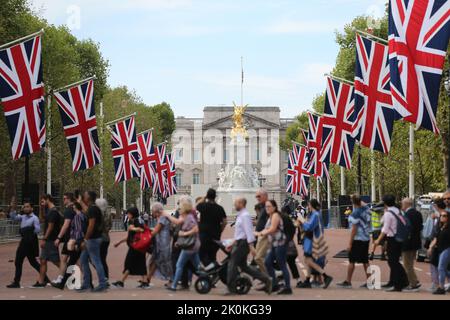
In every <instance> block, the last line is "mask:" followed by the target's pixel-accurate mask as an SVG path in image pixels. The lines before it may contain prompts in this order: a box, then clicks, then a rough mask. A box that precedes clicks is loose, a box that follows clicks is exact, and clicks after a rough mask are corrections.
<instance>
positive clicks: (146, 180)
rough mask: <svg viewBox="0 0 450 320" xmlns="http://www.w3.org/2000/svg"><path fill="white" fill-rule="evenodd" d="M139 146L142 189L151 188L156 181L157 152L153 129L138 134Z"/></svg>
mask: <svg viewBox="0 0 450 320" xmlns="http://www.w3.org/2000/svg"><path fill="white" fill-rule="evenodd" d="M137 141H138V146H139V168H140V176H141V189H142V190H145V189H150V188H152V187H153V182H154V181H155V167H154V164H155V162H156V153H155V147H154V146H153V133H152V131H149V132H144V133H142V134H139V135H138V136H137Z"/></svg>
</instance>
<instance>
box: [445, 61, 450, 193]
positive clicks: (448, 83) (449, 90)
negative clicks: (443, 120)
mask: <svg viewBox="0 0 450 320" xmlns="http://www.w3.org/2000/svg"><path fill="white" fill-rule="evenodd" d="M444 86H445V91H447V95H448V97H449V98H450V69H449V70H448V71H447V78H446V79H445V82H444ZM447 115H448V116H447V117H448V119H447V120H448V131H447V151H449V150H450V107H449V108H448V109H447ZM447 189H450V155H448V156H447Z"/></svg>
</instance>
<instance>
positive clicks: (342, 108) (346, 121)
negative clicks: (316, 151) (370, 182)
mask: <svg viewBox="0 0 450 320" xmlns="http://www.w3.org/2000/svg"><path fill="white" fill-rule="evenodd" d="M354 111H355V99H354V89H353V86H351V85H348V84H346V83H343V82H340V81H337V80H335V79H332V78H330V77H328V78H327V92H326V97H325V110H324V114H323V116H322V117H321V119H322V127H323V129H322V147H321V151H320V161H322V162H325V163H330V162H331V163H335V164H338V165H340V166H342V167H345V168H347V169H350V168H351V167H352V155H353V148H354V147H355V138H353V137H352V128H353V123H354V115H355V112H354Z"/></svg>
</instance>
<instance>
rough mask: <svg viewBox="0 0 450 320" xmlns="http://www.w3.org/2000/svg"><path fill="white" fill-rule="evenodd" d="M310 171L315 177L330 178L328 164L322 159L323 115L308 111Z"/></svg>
mask: <svg viewBox="0 0 450 320" xmlns="http://www.w3.org/2000/svg"><path fill="white" fill-rule="evenodd" d="M307 114H308V127H309V130H308V145H307V146H308V172H309V173H310V174H311V175H314V177H316V178H319V179H322V178H325V177H326V178H328V179H330V174H329V172H328V165H327V164H326V163H323V162H322V161H320V152H321V147H322V130H323V127H322V120H321V117H319V116H317V115H315V114H313V113H311V112H308V113H307Z"/></svg>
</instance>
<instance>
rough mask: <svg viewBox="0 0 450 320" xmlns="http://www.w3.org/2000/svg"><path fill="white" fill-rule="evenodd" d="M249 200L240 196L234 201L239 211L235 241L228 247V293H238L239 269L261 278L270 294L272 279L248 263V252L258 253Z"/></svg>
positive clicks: (235, 228) (235, 227)
mask: <svg viewBox="0 0 450 320" xmlns="http://www.w3.org/2000/svg"><path fill="white" fill-rule="evenodd" d="M246 206H247V200H246V199H245V198H243V197H238V198H236V199H235V201H234V207H235V209H236V212H237V217H236V224H235V226H234V241H233V243H232V244H230V245H229V246H228V247H227V250H228V251H229V252H230V260H229V261H228V269H227V290H228V292H226V294H227V295H229V294H236V280H237V278H238V274H239V269H240V270H241V271H242V272H244V273H247V274H249V275H250V276H252V277H253V278H255V279H258V280H260V281H261V282H262V283H264V285H265V291H266V292H267V293H268V294H270V293H271V292H272V279H271V278H270V277H269V276H268V275H267V274H265V273H263V272H261V270H258V269H256V268H254V267H252V266H249V265H248V263H247V257H248V254H249V253H251V254H252V255H255V254H256V251H255V248H254V247H253V243H254V242H255V240H256V239H255V236H254V233H253V223H252V218H251V216H250V213H249V212H248V210H247V209H246Z"/></svg>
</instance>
